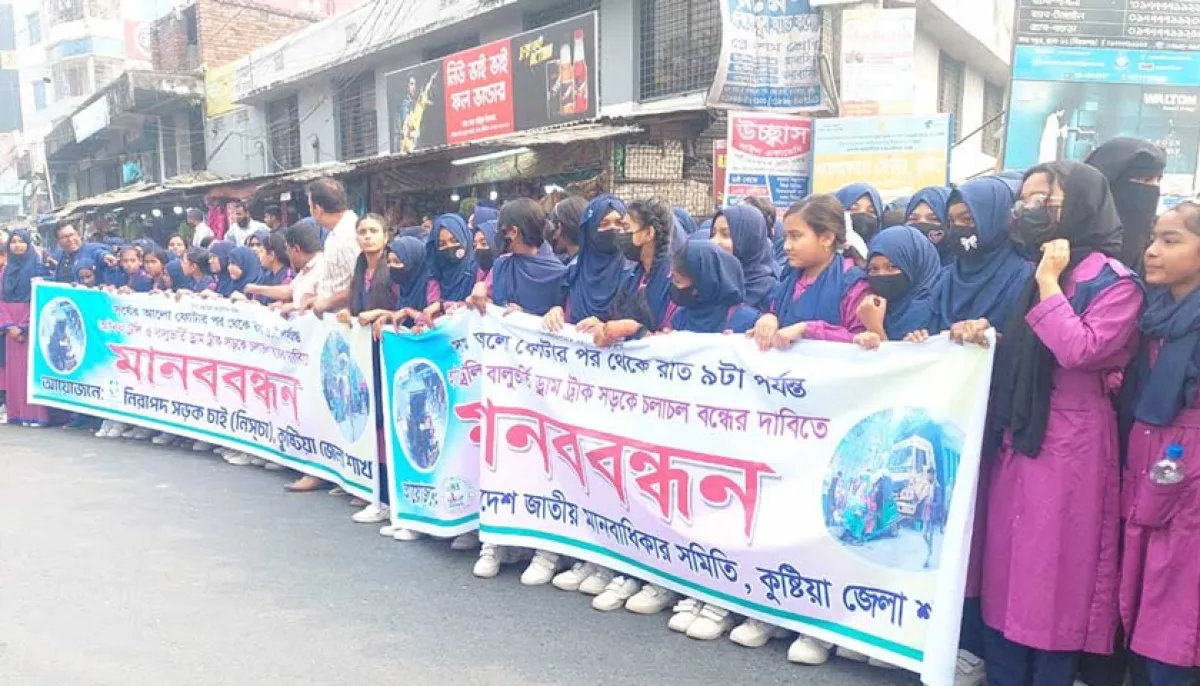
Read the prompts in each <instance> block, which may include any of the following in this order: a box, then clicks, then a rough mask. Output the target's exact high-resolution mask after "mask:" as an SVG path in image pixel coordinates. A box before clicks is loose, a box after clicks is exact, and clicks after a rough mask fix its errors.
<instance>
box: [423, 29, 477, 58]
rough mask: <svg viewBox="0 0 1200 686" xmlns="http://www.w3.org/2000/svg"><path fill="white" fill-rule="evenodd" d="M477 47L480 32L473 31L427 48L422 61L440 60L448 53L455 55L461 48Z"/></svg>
mask: <svg viewBox="0 0 1200 686" xmlns="http://www.w3.org/2000/svg"><path fill="white" fill-rule="evenodd" d="M477 47H479V34H478V33H471V34H468V35H466V36H463V37H462V38H458V39H455V40H452V41H448V42H446V43H442V44H441V45H435V46H433V47H432V48H426V49H425V52H424V53H423V54H422V56H421V61H422V62H428V61H430V60H440V59H442V58H443V57H445V56H446V55H453V54H454V53H456V52H459V51H461V50H468V49H470V48H477Z"/></svg>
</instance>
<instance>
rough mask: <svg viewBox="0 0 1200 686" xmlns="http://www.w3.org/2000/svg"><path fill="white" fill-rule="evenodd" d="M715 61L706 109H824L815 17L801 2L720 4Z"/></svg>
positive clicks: (735, 1)
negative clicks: (719, 45) (717, 50)
mask: <svg viewBox="0 0 1200 686" xmlns="http://www.w3.org/2000/svg"><path fill="white" fill-rule="evenodd" d="M720 4H721V57H720V59H719V60H718V62H717V73H716V76H715V77H714V79H713V85H712V88H711V89H709V92H708V106H709V107H715V108H719V109H748V110H762V111H772V112H813V111H816V110H822V109H828V107H827V103H826V102H825V99H824V98H823V97H822V92H821V76H820V74H821V68H820V56H821V13H820V11H813V10H810V9H809V6H808V3H806V2H794V1H789V2H746V1H744V0H725V1H724V2H721V3H720Z"/></svg>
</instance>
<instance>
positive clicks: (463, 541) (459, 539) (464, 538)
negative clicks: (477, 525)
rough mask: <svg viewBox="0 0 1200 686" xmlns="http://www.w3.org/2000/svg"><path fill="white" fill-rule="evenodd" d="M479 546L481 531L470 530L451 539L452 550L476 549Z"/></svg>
mask: <svg viewBox="0 0 1200 686" xmlns="http://www.w3.org/2000/svg"><path fill="white" fill-rule="evenodd" d="M478 547H479V532H478V531H468V532H467V533H465V534H459V535H458V536H455V537H454V540H453V541H450V549H451V550H474V549H476V548H478Z"/></svg>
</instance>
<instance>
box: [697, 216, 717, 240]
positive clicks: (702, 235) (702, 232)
mask: <svg viewBox="0 0 1200 686" xmlns="http://www.w3.org/2000/svg"><path fill="white" fill-rule="evenodd" d="M712 224H713V220H711V219H705V220H704V221H702V222H700V228H698V229H696V233H694V234H692V235H693V236H695V237H696V239H697V240H704V241H706V240H708V239H710V238H712Z"/></svg>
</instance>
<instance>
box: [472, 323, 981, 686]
mask: <svg viewBox="0 0 1200 686" xmlns="http://www.w3.org/2000/svg"><path fill="white" fill-rule="evenodd" d="M474 339H475V342H476V343H478V344H479V345H480V346H481V347H482V353H481V354H482V370H481V373H482V384H483V394H482V397H483V405H482V407H481V411H480V412H479V413H478V416H477V418H476V419H475V420H474V422H475V423H477V424H478V426H480V427H482V431H481V432H479V435H480V437H481V439H482V451H481V452H482V454H481V457H482V462H483V465H482V467H481V469H480V472H481V473H480V489H481V490H480V508H481V512H480V534H481V537H482V538H483V540H484V541H491V542H494V543H499V544H506V545H515V546H524V547H529V548H540V549H545V550H550V551H553V552H558V553H561V554H566V555H571V556H575V557H578V558H582V559H586V560H591V561H594V562H596V563H599V564H603V565H606V566H609V567H611V568H614V569H618V570H620V571H622V572H623V573H627V574H631V575H633V576H635V577H637V578H639V579H644V580H647V581H653V582H655V583H659V584H662V585H664V586H667V587H669V588H673V589H674V590H676V591H679V592H680V593H683V594H686V595H688V596H691V597H694V598H698V599H700V600H702V601H705V602H711V603H714V604H716V605H718V606H721V607H724V608H726V609H728V610H731V611H733V612H737V613H741V614H745V615H748V616H751V617H757V618H759V619H762V620H764V621H767V622H770V623H772V624H776V625H779V626H782V627H785V628H788V629H793V630H796V631H802V632H804V633H806V634H809V635H812V636H815V637H818V638H821V639H825V640H828V641H833V642H835V643H838V644H841V645H845V646H847V647H849V648H852V649H854V650H859V651H861V652H863V653H866V654H867V655H870V656H872V657H875V658H878V659H882V660H885V661H887V662H889V663H892V664H895V665H898V666H901V667H904V668H906V669H910V670H913V671H916V672H920V673H921V675H922V678H923V680H924V681H925V682H926V683H929V684H932V685H934V686H943V685H944V686H948V685H949V684H951V683H953V680H954V665H955V655H956V647H957V645H958V641H957V637H958V628H959V621H960V618H961V612H962V598H963V590H964V583H965V578H966V567H967V556H968V550H969V548H970V538H971V536H970V533H971V522H972V517H973V513H974V501H975V483H976V478H977V475H978V470H979V447H980V442H981V436H982V432H983V425H984V415H985V407H986V401H987V390H988V379H989V377H990V375H991V367H992V354H991V352H990V351H988V350H984V349H982V348H978V347H964V346H959V345H954V344H951V343H950V342H949V341H948V340H946V339H945V338H939V339H935V340H933V341H930V342H928V343H926V344H920V345H918V344H906V343H897V344H885V345H884V346H883V349H881V350H879V351H876V352H868V351H864V350H860V349H859V348H857V347H855V346H850V345H844V344H836V343H822V342H802V343H800V344H799V345H797V346H796V348H794V349H793V350H791V351H789V352H770V353H767V354H762V353H760V352H759V351H758V350H757V348H756V347H755V346H754V344H753V342H752V341H751V340H749V339H747V338H745V337H743V336H720V335H707V336H701V335H695V334H688V333H674V334H670V335H667V336H660V337H652V338H649V339H647V340H644V341H640V342H636V343H628V344H625V345H621V346H617V347H614V348H606V349H600V348H595V347H592V346H591V345H590V344H589V343H587V342H585V341H590V338H588V339H585V338H583V337H580V336H578V334H575V333H573V332H567V333H565V334H564V335H563V336H561V337H560V336H551V335H549V334H547V333H545V332H544V331H543V330H542V329H541V323H540V320H536V319H533V318H531V317H528V316H526V315H509V316H507V317H503V318H501V317H497V316H494V315H491V314H489V315H488V316H487V317H485V318H484V319H483V322H482V328H481V330H480V331H479V332H478V333H476V334H474ZM930 389H937V391H936V392H931V390H930Z"/></svg>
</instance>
